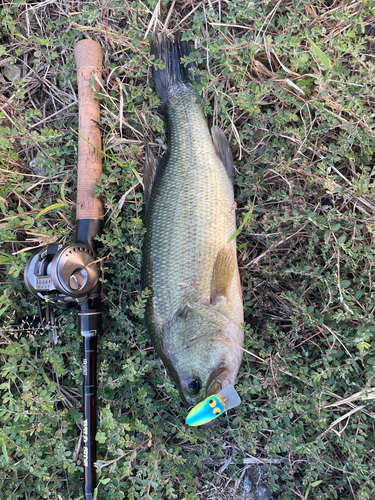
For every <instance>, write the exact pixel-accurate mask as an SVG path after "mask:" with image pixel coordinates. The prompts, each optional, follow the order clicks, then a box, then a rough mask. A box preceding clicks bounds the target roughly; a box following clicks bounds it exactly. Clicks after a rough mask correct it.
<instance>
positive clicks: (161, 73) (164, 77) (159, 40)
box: [150, 33, 199, 103]
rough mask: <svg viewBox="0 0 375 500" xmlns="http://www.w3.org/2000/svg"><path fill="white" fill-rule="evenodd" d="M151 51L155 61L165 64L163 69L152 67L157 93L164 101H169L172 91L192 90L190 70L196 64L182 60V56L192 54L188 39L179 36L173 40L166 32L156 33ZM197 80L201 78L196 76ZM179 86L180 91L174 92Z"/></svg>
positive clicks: (152, 38) (153, 36)
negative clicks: (183, 39)
mask: <svg viewBox="0 0 375 500" xmlns="http://www.w3.org/2000/svg"><path fill="white" fill-rule="evenodd" d="M150 53H151V55H153V56H154V57H155V59H154V61H157V60H159V61H161V62H163V63H164V64H165V67H164V68H163V69H155V66H153V67H152V73H153V78H154V83H155V87H156V93H157V95H158V97H159V99H160V100H161V101H162V102H163V103H166V102H167V101H168V97H169V96H170V95H171V93H178V94H180V93H185V92H187V93H190V92H192V89H191V88H190V87H189V83H191V82H192V81H193V75H192V74H191V72H190V70H191V69H192V68H195V67H196V66H195V64H194V63H193V62H190V63H188V64H184V63H183V62H181V58H182V57H186V56H188V55H189V54H190V47H189V44H188V43H187V42H186V41H182V40H181V38H180V37H177V36H176V37H175V39H174V40H173V41H172V40H170V39H169V38H167V36H166V35H165V34H164V33H154V34H153V35H152V37H151V44H150ZM195 80H196V81H199V78H198V77H195ZM177 86H178V87H180V88H179V90H178V92H173V88H176V87H177ZM184 87H185V89H186V91H185V92H184V91H183V89H184Z"/></svg>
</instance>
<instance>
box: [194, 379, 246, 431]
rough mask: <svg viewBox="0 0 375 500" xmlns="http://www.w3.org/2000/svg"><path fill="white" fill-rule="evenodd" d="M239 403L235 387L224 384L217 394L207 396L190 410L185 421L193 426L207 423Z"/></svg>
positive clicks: (239, 399)
mask: <svg viewBox="0 0 375 500" xmlns="http://www.w3.org/2000/svg"><path fill="white" fill-rule="evenodd" d="M239 404H241V398H240V397H239V395H238V393H237V391H236V389H235V388H234V387H233V385H226V386H225V387H224V389H222V390H221V391H220V392H219V393H218V394H214V395H213V396H209V397H208V398H206V399H205V400H204V401H201V402H200V403H198V404H197V405H196V406H194V408H193V409H192V410H190V412H189V414H188V416H187V418H186V423H187V424H188V425H191V426H193V427H196V426H198V425H204V424H208V422H211V421H212V420H214V419H215V418H217V417H219V416H220V415H221V414H222V413H224V411H226V410H230V409H231V408H235V407H236V406H238V405H239Z"/></svg>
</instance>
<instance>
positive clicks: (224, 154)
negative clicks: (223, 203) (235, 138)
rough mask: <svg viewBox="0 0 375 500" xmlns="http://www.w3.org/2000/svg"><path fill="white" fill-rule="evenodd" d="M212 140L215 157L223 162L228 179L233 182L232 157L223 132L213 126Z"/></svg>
mask: <svg viewBox="0 0 375 500" xmlns="http://www.w3.org/2000/svg"><path fill="white" fill-rule="evenodd" d="M211 134H212V140H213V141H214V148H215V151H216V154H217V156H218V157H219V158H220V160H221V161H222V162H223V165H224V167H225V170H226V171H227V174H228V177H229V179H230V180H231V182H233V174H234V165H233V156H232V152H231V150H230V146H229V142H228V140H227V138H226V137H225V135H224V134H223V132H222V131H221V130H220V129H219V127H217V126H216V125H214V126H213V127H212V128H211Z"/></svg>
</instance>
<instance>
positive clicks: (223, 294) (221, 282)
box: [211, 245, 236, 306]
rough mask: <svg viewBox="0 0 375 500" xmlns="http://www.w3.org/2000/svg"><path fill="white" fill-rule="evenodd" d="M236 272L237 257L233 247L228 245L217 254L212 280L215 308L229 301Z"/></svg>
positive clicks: (212, 299) (212, 300) (212, 298)
mask: <svg viewBox="0 0 375 500" xmlns="http://www.w3.org/2000/svg"><path fill="white" fill-rule="evenodd" d="M235 270H236V256H235V252H234V250H233V247H232V246H230V245H227V246H225V247H223V248H222V249H221V250H220V251H219V253H218V254H217V257H216V260H215V264H214V268H213V272H212V280H211V302H212V305H213V306H217V305H219V304H223V303H224V302H227V301H228V299H229V287H230V284H231V281H232V278H233V275H234V272H235Z"/></svg>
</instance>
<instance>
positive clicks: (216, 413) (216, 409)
mask: <svg viewBox="0 0 375 500" xmlns="http://www.w3.org/2000/svg"><path fill="white" fill-rule="evenodd" d="M219 413H220V408H217V407H216V408H214V415H219Z"/></svg>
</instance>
